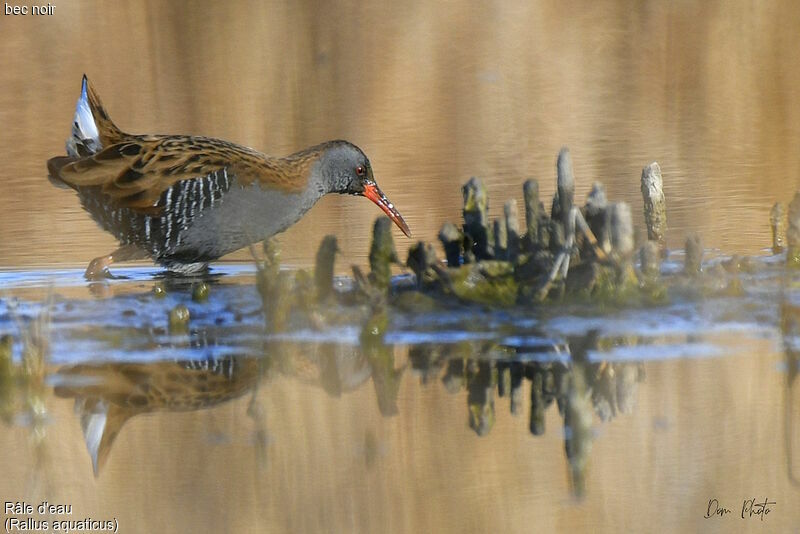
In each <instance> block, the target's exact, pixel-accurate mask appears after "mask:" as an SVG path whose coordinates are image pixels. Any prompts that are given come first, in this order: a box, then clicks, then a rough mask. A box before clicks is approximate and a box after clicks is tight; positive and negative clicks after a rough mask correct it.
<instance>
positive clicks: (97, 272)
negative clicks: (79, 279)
mask: <svg viewBox="0 0 800 534" xmlns="http://www.w3.org/2000/svg"><path fill="white" fill-rule="evenodd" d="M112 261H113V258H112V257H111V255H110V254H109V255H108V256H100V257H99V258H95V259H93V260H92V261H91V263H89V266H88V267H87V268H86V272H85V273H83V277H84V278H86V279H87V280H89V281H90V282H97V281H100V280H108V279H111V278H114V275H112V274H111V271H109V269H108V266H109V265H111V262H112Z"/></svg>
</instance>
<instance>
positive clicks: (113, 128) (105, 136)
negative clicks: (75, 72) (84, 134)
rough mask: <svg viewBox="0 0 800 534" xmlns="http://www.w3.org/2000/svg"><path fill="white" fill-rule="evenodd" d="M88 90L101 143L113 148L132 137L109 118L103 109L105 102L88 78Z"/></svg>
mask: <svg viewBox="0 0 800 534" xmlns="http://www.w3.org/2000/svg"><path fill="white" fill-rule="evenodd" d="M86 88H87V91H86V93H87V96H88V98H89V107H90V108H91V110H92V116H93V117H94V123H95V125H96V126H97V133H99V134H100V143H101V144H102V145H103V146H111V145H113V144H116V143H119V142H121V141H124V140H125V138H127V137H130V136H129V135H128V134H126V133H124V132H123V131H122V130H120V129H119V128H117V125H116V124H114V123H113V122H112V120H111V117H109V116H108V112H106V108H104V107H103V102H101V101H100V97H99V96H98V95H97V92H96V91H95V90H94V87H92V84H91V83H90V82H89V80H88V78H87V79H86Z"/></svg>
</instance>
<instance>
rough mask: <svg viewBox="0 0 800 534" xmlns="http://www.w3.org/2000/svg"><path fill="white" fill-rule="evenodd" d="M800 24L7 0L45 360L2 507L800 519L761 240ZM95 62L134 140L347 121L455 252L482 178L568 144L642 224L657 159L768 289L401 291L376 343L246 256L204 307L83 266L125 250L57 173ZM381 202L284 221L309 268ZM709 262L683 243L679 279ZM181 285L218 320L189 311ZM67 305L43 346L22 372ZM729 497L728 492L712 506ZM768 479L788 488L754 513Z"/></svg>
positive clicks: (419, 8)
mask: <svg viewBox="0 0 800 534" xmlns="http://www.w3.org/2000/svg"><path fill="white" fill-rule="evenodd" d="M799 27H800V8H798V6H797V4H796V3H794V2H778V1H776V2H758V3H751V2H722V1H719V2H716V1H711V2H701V3H688V2H677V3H676V2H673V3H665V2H641V3H636V5H631V4H630V3H628V2H619V1H603V2H594V3H591V5H589V4H587V3H585V2H547V1H535V2H502V3H491V2H489V3H484V4H482V5H480V6H477V5H475V4H474V3H469V2H440V3H429V2H413V1H412V2H405V3H399V4H397V3H381V2H375V3H369V4H359V3H355V2H326V3H316V2H291V3H286V4H283V3H278V2H226V3H218V2H191V3H182V2H169V3H162V2H149V1H130V2H118V3H115V4H113V7H112V6H111V5H109V4H107V3H105V2H99V1H98V2H93V1H85V2H71V3H69V4H66V3H65V4H59V5H58V7H57V9H56V12H55V13H54V15H53V16H51V17H46V18H42V17H38V18H37V17H17V18H14V17H8V16H0V88H2V91H0V124H2V127H1V128H0V153H1V154H2V156H0V163H2V165H0V183H2V184H3V188H4V189H3V192H4V194H3V195H0V266H1V267H2V268H3V270H2V271H0V335H2V334H11V335H12V336H13V340H14V342H13V350H12V353H13V358H14V360H13V361H14V366H16V367H12V370H11V371H9V372H8V373H5V372H4V373H0V374H2V377H0V378H2V380H3V383H2V385H1V386H0V392H2V399H0V404H1V405H2V410H3V412H2V421H3V426H2V431H0V450H2V451H3V455H2V459H0V470H2V473H3V477H2V480H3V481H2V482H0V497H2V499H3V500H13V501H27V502H31V503H34V504H38V503H40V502H41V501H42V500H48V501H50V502H51V503H57V504H71V505H73V510H74V513H73V516H71V517H70V519H83V518H84V517H92V518H94V519H98V520H106V519H112V518H116V519H117V520H118V522H119V525H120V529H121V531H122V532H243V533H244V532H264V531H268V532H272V531H275V532H287V531H288V532H341V531H346V532H350V531H357V532H487V531H497V532H531V531H537V532H538V531H544V532H573V531H581V530H583V531H605V532H620V531H635V532H655V531H671V532H685V531H710V532H731V531H745V532H746V531H759V532H766V531H774V532H798V531H800V506H799V504H800V486H798V482H797V478H798V477H800V430H798V429H800V420H798V415H797V412H798V408H800V394H798V387H797V384H796V380H794V379H793V377H794V370H795V369H796V365H797V364H796V362H797V356H796V351H797V346H798V342H797V340H796V337H795V336H796V334H797V331H798V326H797V323H796V322H797V318H796V315H797V312H796V307H797V306H800V297H798V296H797V295H796V294H795V293H796V290H795V289H793V288H794V286H793V285H792V283H791V280H788V281H786V280H784V278H783V274H782V270H781V267H780V258H776V257H772V256H770V255H769V254H768V253H766V252H764V249H765V247H767V246H769V244H770V234H769V232H770V230H769V225H768V213H769V208H770V206H771V205H772V203H773V202H775V201H776V200H782V201H788V200H789V199H790V197H791V195H792V194H793V192H794V191H795V190H796V189H797V188H798V185H800V180H798V178H799V177H800V149H799V148H798V147H800V107H798V106H797V105H796V104H795V103H796V102H798V101H800V94H798V93H800V89H798V88H800V55H798V54H795V53H792V51H793V50H794V47H795V43H796V32H797V28H799ZM84 72H86V73H87V74H88V75H89V76H90V78H91V80H92V82H93V83H94V85H95V87H96V89H97V90H98V92H99V93H100V95H101V96H102V98H103V100H104V103H105V105H106V107H107V108H108V111H109V112H110V114H111V116H112V117H113V118H114V120H115V121H116V122H117V123H118V124H119V125H120V126H121V127H122V128H123V129H126V130H128V131H132V132H166V133H189V134H197V135H210V136H218V137H222V138H226V139H230V140H232V141H235V142H240V143H242V144H245V145H249V146H253V147H255V148H257V149H259V150H263V151H265V152H268V153H271V154H286V153H290V152H293V151H295V150H298V149H300V148H302V147H305V146H308V145H311V144H315V143H318V142H320V141H323V140H326V139H332V138H346V139H350V140H352V141H353V142H355V143H357V144H358V145H359V146H361V147H362V148H363V149H364V150H365V152H366V153H367V154H368V155H369V157H370V159H371V162H372V165H373V167H374V170H375V173H376V177H377V179H378V181H379V183H380V184H381V187H382V189H383V190H384V191H385V192H386V193H387V194H388V195H389V197H390V198H391V199H392V201H393V202H394V204H395V205H397V206H398V208H400V210H401V211H402V213H403V214H404V216H405V218H406V220H407V221H408V223H409V225H410V226H411V228H412V230H413V231H414V234H415V237H416V238H419V239H424V240H428V241H434V240H435V236H436V233H437V232H438V230H439V228H440V226H441V225H442V223H443V222H445V221H447V220H450V221H453V222H457V221H458V220H459V217H460V209H461V195H460V192H459V187H460V185H461V184H462V183H463V182H464V181H466V179H467V178H469V176H471V175H478V176H481V177H483V179H484V180H485V182H486V183H487V186H488V189H489V194H490V197H491V213H492V215H496V214H498V213H500V211H501V210H500V208H501V206H502V202H503V201H504V200H505V199H507V198H517V199H518V201H520V202H521V198H522V192H521V183H522V181H523V180H524V179H525V178H527V177H530V176H533V177H536V178H538V179H539V180H540V183H541V189H542V196H543V198H548V197H549V195H551V194H552V193H553V190H554V175H555V157H556V154H557V152H558V150H559V148H560V147H561V146H563V145H568V146H569V147H570V149H571V151H572V155H573V159H574V164H575V174H576V179H577V192H576V198H577V199H579V202H580V203H582V201H583V199H584V198H585V196H586V194H587V192H588V191H589V189H590V187H591V185H592V182H593V181H594V180H602V181H603V182H604V183H605V184H606V186H607V190H608V194H609V197H610V198H611V199H612V200H625V201H628V202H629V203H630V204H631V205H632V206H633V213H634V221H635V223H636V224H637V225H638V226H640V227H641V226H642V215H641V201H640V193H639V175H640V173H641V169H642V167H643V166H644V165H646V164H647V163H649V162H650V161H653V160H656V161H658V162H659V163H660V165H661V167H662V170H663V175H664V182H665V185H664V187H665V192H666V196H667V204H668V213H669V234H668V238H667V241H668V245H669V247H670V248H671V249H672V250H673V251H674V250H675V249H679V248H680V247H681V246H682V245H683V242H684V239H685V237H686V235H687V234H689V233H693V232H696V233H699V234H700V236H701V237H702V239H703V241H704V243H705V244H706V246H707V247H708V248H709V249H711V251H710V252H709V254H708V257H709V258H711V261H712V262H715V261H718V258H719V257H725V256H726V255H729V254H733V253H748V254H755V255H757V256H758V259H757V261H756V268H755V269H754V270H753V272H752V273H743V274H742V275H741V281H742V287H743V292H742V293H740V294H737V295H734V296H725V295H720V294H711V295H705V294H698V293H697V292H695V293H692V292H691V291H689V292H688V293H687V291H676V292H674V293H673V294H671V295H670V300H669V302H667V303H663V304H659V305H653V306H647V307H637V308H635V309H627V308H620V309H617V308H608V307H597V308H596V307H592V306H585V305H584V306H570V307H557V308H555V309H550V310H546V309H533V308H528V307H520V308H513V309H511V310H505V311H502V312H498V311H487V310H484V309H480V308H478V309H475V308H471V307H468V308H463V307H447V308H444V309H434V310H430V311H428V312H425V313H420V312H418V311H414V310H411V311H409V309H408V308H403V307H395V308H392V309H391V310H390V313H389V315H388V318H387V319H388V328H387V331H386V333H385V337H383V338H382V339H380V340H378V341H374V340H373V341H372V342H367V343H365V342H364V341H363V340H364V338H363V336H362V334H363V330H364V324H365V322H366V321H367V320H368V319H369V316H368V314H367V315H365V313H364V310H363V309H361V308H359V307H357V306H351V305H349V304H347V303H344V304H341V307H337V308H334V309H332V310H328V313H327V315H325V317H326V318H327V322H322V323H319V322H316V323H313V324H307V323H303V322H302V321H301V322H290V323H289V327H288V328H287V329H286V330H285V331H283V332H282V333H281V334H275V333H270V332H269V331H268V329H267V325H265V321H264V317H263V314H262V302H261V300H260V299H259V296H258V292H257V291H256V290H255V288H254V280H253V275H254V273H253V270H254V268H253V267H252V261H250V256H249V254H247V253H244V252H241V253H238V254H236V255H234V256H232V257H230V258H228V260H240V262H241V263H223V264H220V265H219V266H218V267H217V268H216V270H215V271H213V273H212V275H213V276H214V278H213V283H212V284H211V294H210V298H209V300H208V302H205V303H195V302H193V301H192V300H191V298H190V295H191V282H186V281H183V282H181V281H169V280H167V281H164V280H162V279H161V278H160V274H159V272H158V270H157V269H155V268H152V267H150V266H137V267H131V268H123V269H120V270H119V271H118V273H117V274H122V275H126V276H128V277H129V278H128V279H126V280H116V281H111V282H109V283H107V284H100V285H87V284H86V283H85V282H84V281H83V279H82V278H81V273H82V267H84V266H85V265H86V263H87V262H88V261H89V260H90V259H91V258H93V257H96V256H99V255H101V254H105V253H107V252H109V251H110V250H111V249H113V248H114V246H115V244H114V242H113V240H112V239H111V238H110V237H109V236H107V235H104V234H103V233H102V232H101V231H100V230H98V229H97V228H96V227H95V226H94V224H93V223H92V222H91V221H90V220H89V218H88V216H87V215H86V214H85V213H83V212H82V210H81V209H80V207H79V205H78V202H77V199H76V198H75V196H74V195H73V194H72V193H70V192H68V191H64V190H59V189H55V188H53V187H52V186H51V185H50V184H49V182H48V181H47V180H46V177H45V165H44V164H45V161H46V159H47V158H48V157H51V156H53V155H57V154H60V153H62V151H63V143H64V139H65V137H66V136H67V134H68V131H69V121H70V119H71V117H72V112H73V108H74V104H75V100H76V99H77V96H78V90H79V82H80V76H81V75H82V74H83V73H84ZM376 213H377V211H376V208H375V207H374V206H372V205H370V204H369V203H368V202H367V201H365V200H363V199H356V198H350V197H332V198H326V199H324V200H323V201H321V202H320V204H319V205H318V206H316V207H315V208H314V209H313V210H312V211H311V212H310V213H309V214H308V215H307V216H306V217H305V218H304V219H303V220H302V221H301V222H300V223H298V224H297V225H296V226H295V227H293V228H291V229H290V230H289V231H287V232H286V233H285V234H284V235H283V236H282V237H281V242H282V250H283V259H284V262H285V263H286V264H289V265H292V266H308V265H310V264H311V263H312V262H313V258H314V253H315V251H316V248H317V246H318V244H319V241H320V239H321V237H322V236H323V235H325V234H329V233H333V234H336V235H337V236H338V238H339V246H340V248H341V251H342V252H341V255H340V257H339V260H338V262H337V266H338V268H339V270H340V272H343V273H344V272H349V265H351V264H360V265H363V264H364V263H365V262H366V255H367V252H368V246H369V236H370V229H371V225H372V220H373V218H374V217H375V215H376ZM395 237H396V239H397V244H398V250H399V252H400V256H401V257H402V258H405V250H406V248H407V247H408V246H409V245H410V242H409V241H407V240H404V238H402V237H401V236H400V234H399V233H397V234H396V236H395ZM680 264H681V258H680V255H679V254H677V253H674V252H673V254H672V255H671V256H670V258H669V260H668V261H667V262H666V263H665V265H664V269H665V273H666V274H669V275H670V276H673V274H672V273H675V272H677V271H679V270H680ZM397 272H398V274H400V271H397ZM674 276H677V275H674ZM404 280H405V279H403V278H401V279H400V280H399V283H402V282H403V281H404ZM156 282H161V283H164V284H165V285H167V286H168V287H167V296H166V297H165V298H164V299H159V298H156V297H155V296H154V295H153V292H152V291H153V287H154V284H155V283H156ZM342 284H344V285H345V286H346V282H345V281H342ZM701 293H702V292H701ZM178 304H185V305H187V306H188V308H189V310H190V313H191V322H190V328H189V331H188V332H185V333H175V332H173V333H170V331H169V328H168V325H167V312H168V310H170V309H172V308H173V307H174V306H176V305H178ZM44 316H47V319H46V320H44V319H41V320H40V319H39V318H41V317H44ZM332 318H335V320H333V319H332ZM37 324H41V325H42V328H43V329H44V332H43V334H42V335H41V336H40V339H41V340H44V341H46V350H42V354H45V355H46V356H47V359H46V361H44V362H43V363H44V367H42V368H38V367H36V365H33V364H31V365H33V368H30V369H29V370H28V373H27V374H25V373H23V376H29V377H33V378H28V379H24V380H22V379H18V378H14V377H15V376H17V373H18V372H19V369H20V367H19V366H22V365H23V361H22V353H23V352H24V350H23V349H24V347H23V345H24V342H25V339H26V338H25V336H26V332H28V333H30V332H33V333H35V332H36V328H38V327H36V326H35V325H37ZM32 325H34V326H32ZM32 346H36V347H42V348H45V347H44V344H39V345H37V344H36V343H32ZM35 361H36V360H34V362H35ZM576 377H580V378H576ZM581 381H583V385H581ZM501 393H502V395H501ZM565 417H566V418H571V421H572V422H573V424H572V425H566V426H565ZM573 427H574V428H576V429H579V430H580V431H574V432H573V431H572V428H573ZM86 429H89V430H90V431H91V432H88V433H87V432H86ZM565 429H566V430H565ZM87 435H89V436H94V438H95V439H94V440H92V439H90V440H88V441H87V439H86V436H87ZM711 499H717V500H718V502H719V506H720V507H726V508H729V509H731V510H732V512H731V513H730V514H727V515H724V516H722V517H713V518H710V519H705V518H704V517H703V516H704V515H706V514H707V513H708V507H709V501H710V500H711ZM746 499H756V501H761V502H763V501H764V500H768V501H769V502H775V504H774V505H771V512H770V513H769V514H768V515H767V516H765V517H763V520H762V517H761V516H752V517H750V516H749V515H748V518H747V519H745V520H743V519H741V517H740V515H741V511H742V505H743V502H744V501H745V500H746ZM6 517H8V514H7V515H6V516H4V519H6ZM40 519H41V518H40ZM49 519H55V517H53V516H51V517H50V518H49Z"/></svg>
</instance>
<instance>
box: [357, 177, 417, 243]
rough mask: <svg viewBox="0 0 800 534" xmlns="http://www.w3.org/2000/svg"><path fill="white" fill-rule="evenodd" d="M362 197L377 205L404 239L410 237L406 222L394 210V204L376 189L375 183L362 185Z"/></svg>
mask: <svg viewBox="0 0 800 534" xmlns="http://www.w3.org/2000/svg"><path fill="white" fill-rule="evenodd" d="M364 196H365V197H367V198H368V199H370V200H371V201H373V202H374V203H375V204H377V205H378V207H379V208H380V209H382V210H383V211H384V213H386V215H388V216H389V218H390V219H391V220H392V221H394V223H395V224H396V225H397V227H398V228H400V230H402V231H403V233H404V234H405V235H406V237H411V230H410V229H409V228H408V225H407V224H406V221H404V220H403V216H402V215H400V212H399V211H397V209H395V207H394V204H392V203H391V202H389V199H388V198H386V195H384V194H383V191H381V190H380V189H379V188H378V185H377V184H376V183H375V182H368V183H366V184H365V185H364Z"/></svg>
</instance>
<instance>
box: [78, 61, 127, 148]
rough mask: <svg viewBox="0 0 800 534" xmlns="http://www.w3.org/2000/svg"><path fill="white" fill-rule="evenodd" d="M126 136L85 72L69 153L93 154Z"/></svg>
mask: <svg viewBox="0 0 800 534" xmlns="http://www.w3.org/2000/svg"><path fill="white" fill-rule="evenodd" d="M124 137H125V134H124V133H123V132H122V131H121V130H120V129H119V128H117V126H116V125H115V124H114V123H113V122H112V121H111V118H110V117H109V116H108V113H107V112H106V110H105V108H104V107H103V103H102V102H101V101H100V97H98V96H97V93H96V92H95V91H94V88H93V87H92V86H91V84H90V83H89V80H88V79H87V78H86V75H85V74H84V76H83V81H82V83H81V96H80V98H78V104H77V106H76V107H75V117H74V118H73V119H72V135H71V136H70V137H69V139H67V154H69V156H71V157H73V158H83V157H86V156H91V155H93V154H97V153H98V152H100V151H101V150H102V149H103V148H105V147H108V146H110V145H113V144H115V143H119V142H120V141H122V140H123V138H124Z"/></svg>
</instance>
